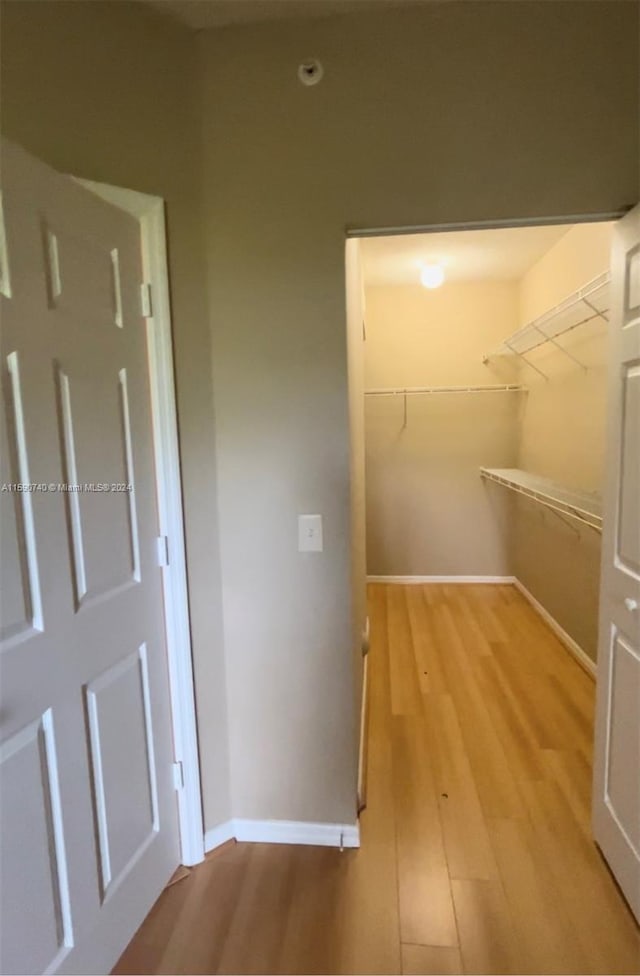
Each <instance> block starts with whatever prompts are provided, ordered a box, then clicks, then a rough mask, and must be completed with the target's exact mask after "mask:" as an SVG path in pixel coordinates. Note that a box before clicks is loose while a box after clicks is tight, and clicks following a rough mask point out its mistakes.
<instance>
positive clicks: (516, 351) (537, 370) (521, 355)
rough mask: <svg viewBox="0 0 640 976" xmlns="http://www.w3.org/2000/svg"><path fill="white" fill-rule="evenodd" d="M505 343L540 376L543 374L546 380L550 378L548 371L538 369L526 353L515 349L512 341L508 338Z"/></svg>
mask: <svg viewBox="0 0 640 976" xmlns="http://www.w3.org/2000/svg"><path fill="white" fill-rule="evenodd" d="M504 344H505V346H507V348H508V349H510V350H511V352H512V353H513V355H514V356H518V358H519V359H522V361H523V362H525V363H526V364H527V366H530V367H531V369H535V371H536V373H539V374H540V376H542V378H543V379H544V380H545V381H546V380H548V379H549V377H548V376H547V374H546V373H543V372H542V370H541V369H538V367H537V366H534V365H533V363H530V362H529V360H528V359H527V357H526V356H525V355H524V353H521V352H518V350H517V349H514V348H513V346H512V345H511V343H510V342H509V341H508V340H506V339H505V343H504Z"/></svg>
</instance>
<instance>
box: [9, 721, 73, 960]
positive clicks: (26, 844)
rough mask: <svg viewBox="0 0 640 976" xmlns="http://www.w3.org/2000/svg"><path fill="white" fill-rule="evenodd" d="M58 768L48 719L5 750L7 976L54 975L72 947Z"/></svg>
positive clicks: (25, 730)
mask: <svg viewBox="0 0 640 976" xmlns="http://www.w3.org/2000/svg"><path fill="white" fill-rule="evenodd" d="M56 767H57V755H56V751H55V742H54V739H53V724H52V719H51V712H47V713H46V714H45V715H43V716H41V718H39V719H37V720H36V721H35V722H32V723H31V724H30V725H28V726H26V728H23V729H21V730H20V731H19V732H16V734H15V735H13V736H11V737H10V738H9V739H7V740H6V742H4V743H3V745H2V747H1V748H0V777H1V782H0V787H1V789H2V794H3V804H2V813H3V823H2V830H3V832H4V833H5V834H7V835H8V837H10V838H11V840H12V843H10V844H3V845H2V864H1V866H0V867H1V871H0V878H1V883H2V889H3V890H2V911H3V951H2V955H3V964H4V967H5V972H10V973H39V972H44V971H45V970H50V969H51V968H55V966H56V963H57V961H58V960H59V959H60V958H61V957H63V956H64V955H65V954H66V948H67V946H69V945H70V944H71V943H72V939H73V934H72V931H71V913H70V906H69V888H68V883H67V859H66V853H65V845H64V829H63V825H62V816H61V805H60V794H59V791H58V783H57V770H56ZM25 797H29V798H30V799H31V800H32V802H30V803H28V804H25V802H24V798H25ZM25 851H29V854H30V857H29V870H28V871H25V870H24V855H25ZM25 906H28V911H24V907H25Z"/></svg>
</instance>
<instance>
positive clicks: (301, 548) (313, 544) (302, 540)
mask: <svg viewBox="0 0 640 976" xmlns="http://www.w3.org/2000/svg"><path fill="white" fill-rule="evenodd" d="M298 552H322V515H299V516H298Z"/></svg>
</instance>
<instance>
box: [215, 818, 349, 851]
mask: <svg viewBox="0 0 640 976" xmlns="http://www.w3.org/2000/svg"><path fill="white" fill-rule="evenodd" d="M231 838H235V839H236V840H237V841H241V842H242V841H244V842H249V843H254V844H309V845H311V846H314V847H360V828H359V826H358V824H357V823H355V824H339V823H310V822H307V821H306V820H299V821H296V820H243V819H237V818H235V819H233V820H227V821H226V823H223V824H220V825H219V826H218V827H213V828H212V829H211V830H207V832H206V833H205V836H204V848H205V851H206V852H207V853H208V852H209V851H212V850H213V849H214V848H215V847H219V846H220V844H224V843H225V841H228V840H231Z"/></svg>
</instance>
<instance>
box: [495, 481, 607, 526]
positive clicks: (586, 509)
mask: <svg viewBox="0 0 640 976" xmlns="http://www.w3.org/2000/svg"><path fill="white" fill-rule="evenodd" d="M480 475H481V477H483V478H486V479H487V480H488V481H493V482H495V483H496V484H498V485H502V486H503V487H505V488H509V489H511V491H515V492H517V493H518V494H520V495H524V496H525V497H526V498H530V499H531V500H532V501H534V502H537V503H538V504H539V505H543V506H544V507H545V508H551V509H553V511H555V512H558V513H560V514H561V515H566V516H567V517H569V518H572V519H575V520H576V521H578V522H582V523H583V524H584V525H588V526H589V527H590V528H592V529H595V530H596V531H597V532H601V531H602V500H601V498H600V496H599V495H597V494H595V493H593V494H590V493H589V492H586V491H574V490H572V489H570V488H565V487H563V486H562V485H558V484H556V483H555V482H554V481H550V480H549V479H548V478H541V477H540V476H539V475H535V474H530V473H529V472H528V471H521V470H520V469H519V468H480Z"/></svg>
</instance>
